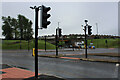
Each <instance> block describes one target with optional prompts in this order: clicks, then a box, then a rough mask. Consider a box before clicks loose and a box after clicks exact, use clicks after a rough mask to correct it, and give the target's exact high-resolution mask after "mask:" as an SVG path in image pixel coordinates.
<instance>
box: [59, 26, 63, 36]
mask: <svg viewBox="0 0 120 80" xmlns="http://www.w3.org/2000/svg"><path fill="white" fill-rule="evenodd" d="M61 36H62V29H60V28H59V37H61Z"/></svg>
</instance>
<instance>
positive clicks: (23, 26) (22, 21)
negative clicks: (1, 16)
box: [18, 15, 33, 40]
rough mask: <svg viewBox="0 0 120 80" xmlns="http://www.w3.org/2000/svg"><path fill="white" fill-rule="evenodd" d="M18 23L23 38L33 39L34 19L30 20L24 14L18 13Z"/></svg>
mask: <svg viewBox="0 0 120 80" xmlns="http://www.w3.org/2000/svg"><path fill="white" fill-rule="evenodd" d="M18 24H19V30H20V33H21V39H25V40H28V39H32V38H33V37H32V35H33V29H32V21H30V20H29V19H27V18H26V17H25V16H23V15H18Z"/></svg>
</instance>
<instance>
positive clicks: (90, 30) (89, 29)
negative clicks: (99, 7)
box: [88, 26, 92, 35]
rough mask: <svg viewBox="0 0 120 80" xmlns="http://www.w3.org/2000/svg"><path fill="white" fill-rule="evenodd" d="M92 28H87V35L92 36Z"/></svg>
mask: <svg viewBox="0 0 120 80" xmlns="http://www.w3.org/2000/svg"><path fill="white" fill-rule="evenodd" d="M91 27H92V26H88V34H89V35H91V34H92V29H91Z"/></svg>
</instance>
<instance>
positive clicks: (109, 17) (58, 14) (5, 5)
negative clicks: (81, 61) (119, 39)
mask: <svg viewBox="0 0 120 80" xmlns="http://www.w3.org/2000/svg"><path fill="white" fill-rule="evenodd" d="M41 5H45V6H49V7H51V10H50V11H49V13H50V14H51V17H50V18H49V20H50V21H51V24H50V25H49V26H48V28H47V29H43V30H39V36H43V35H51V34H55V29H56V28H57V27H58V22H60V25H59V27H60V28H62V33H63V34H84V31H83V28H82V26H81V25H85V23H84V20H85V19H87V20H88V24H89V25H91V26H92V33H93V34H97V28H96V23H97V24H98V34H106V35H118V3H117V2H2V16H6V17H7V16H11V17H14V18H17V15H18V14H21V15H24V16H25V17H27V18H28V19H30V20H32V22H33V29H35V26H34V17H35V13H34V10H32V9H30V8H29V7H30V6H41ZM39 22H40V21H39Z"/></svg>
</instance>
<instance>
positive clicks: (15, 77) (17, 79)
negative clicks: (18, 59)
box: [0, 64, 64, 80]
mask: <svg viewBox="0 0 120 80" xmlns="http://www.w3.org/2000/svg"><path fill="white" fill-rule="evenodd" d="M0 66H2V69H0V76H2V78H0V79H1V80H36V79H35V77H34V75H35V73H34V72H32V71H29V70H26V69H21V68H16V67H13V66H10V65H7V64H0ZM51 79H52V80H64V79H62V78H58V77H55V76H50V75H45V74H40V73H38V79H37V80H51Z"/></svg>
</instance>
